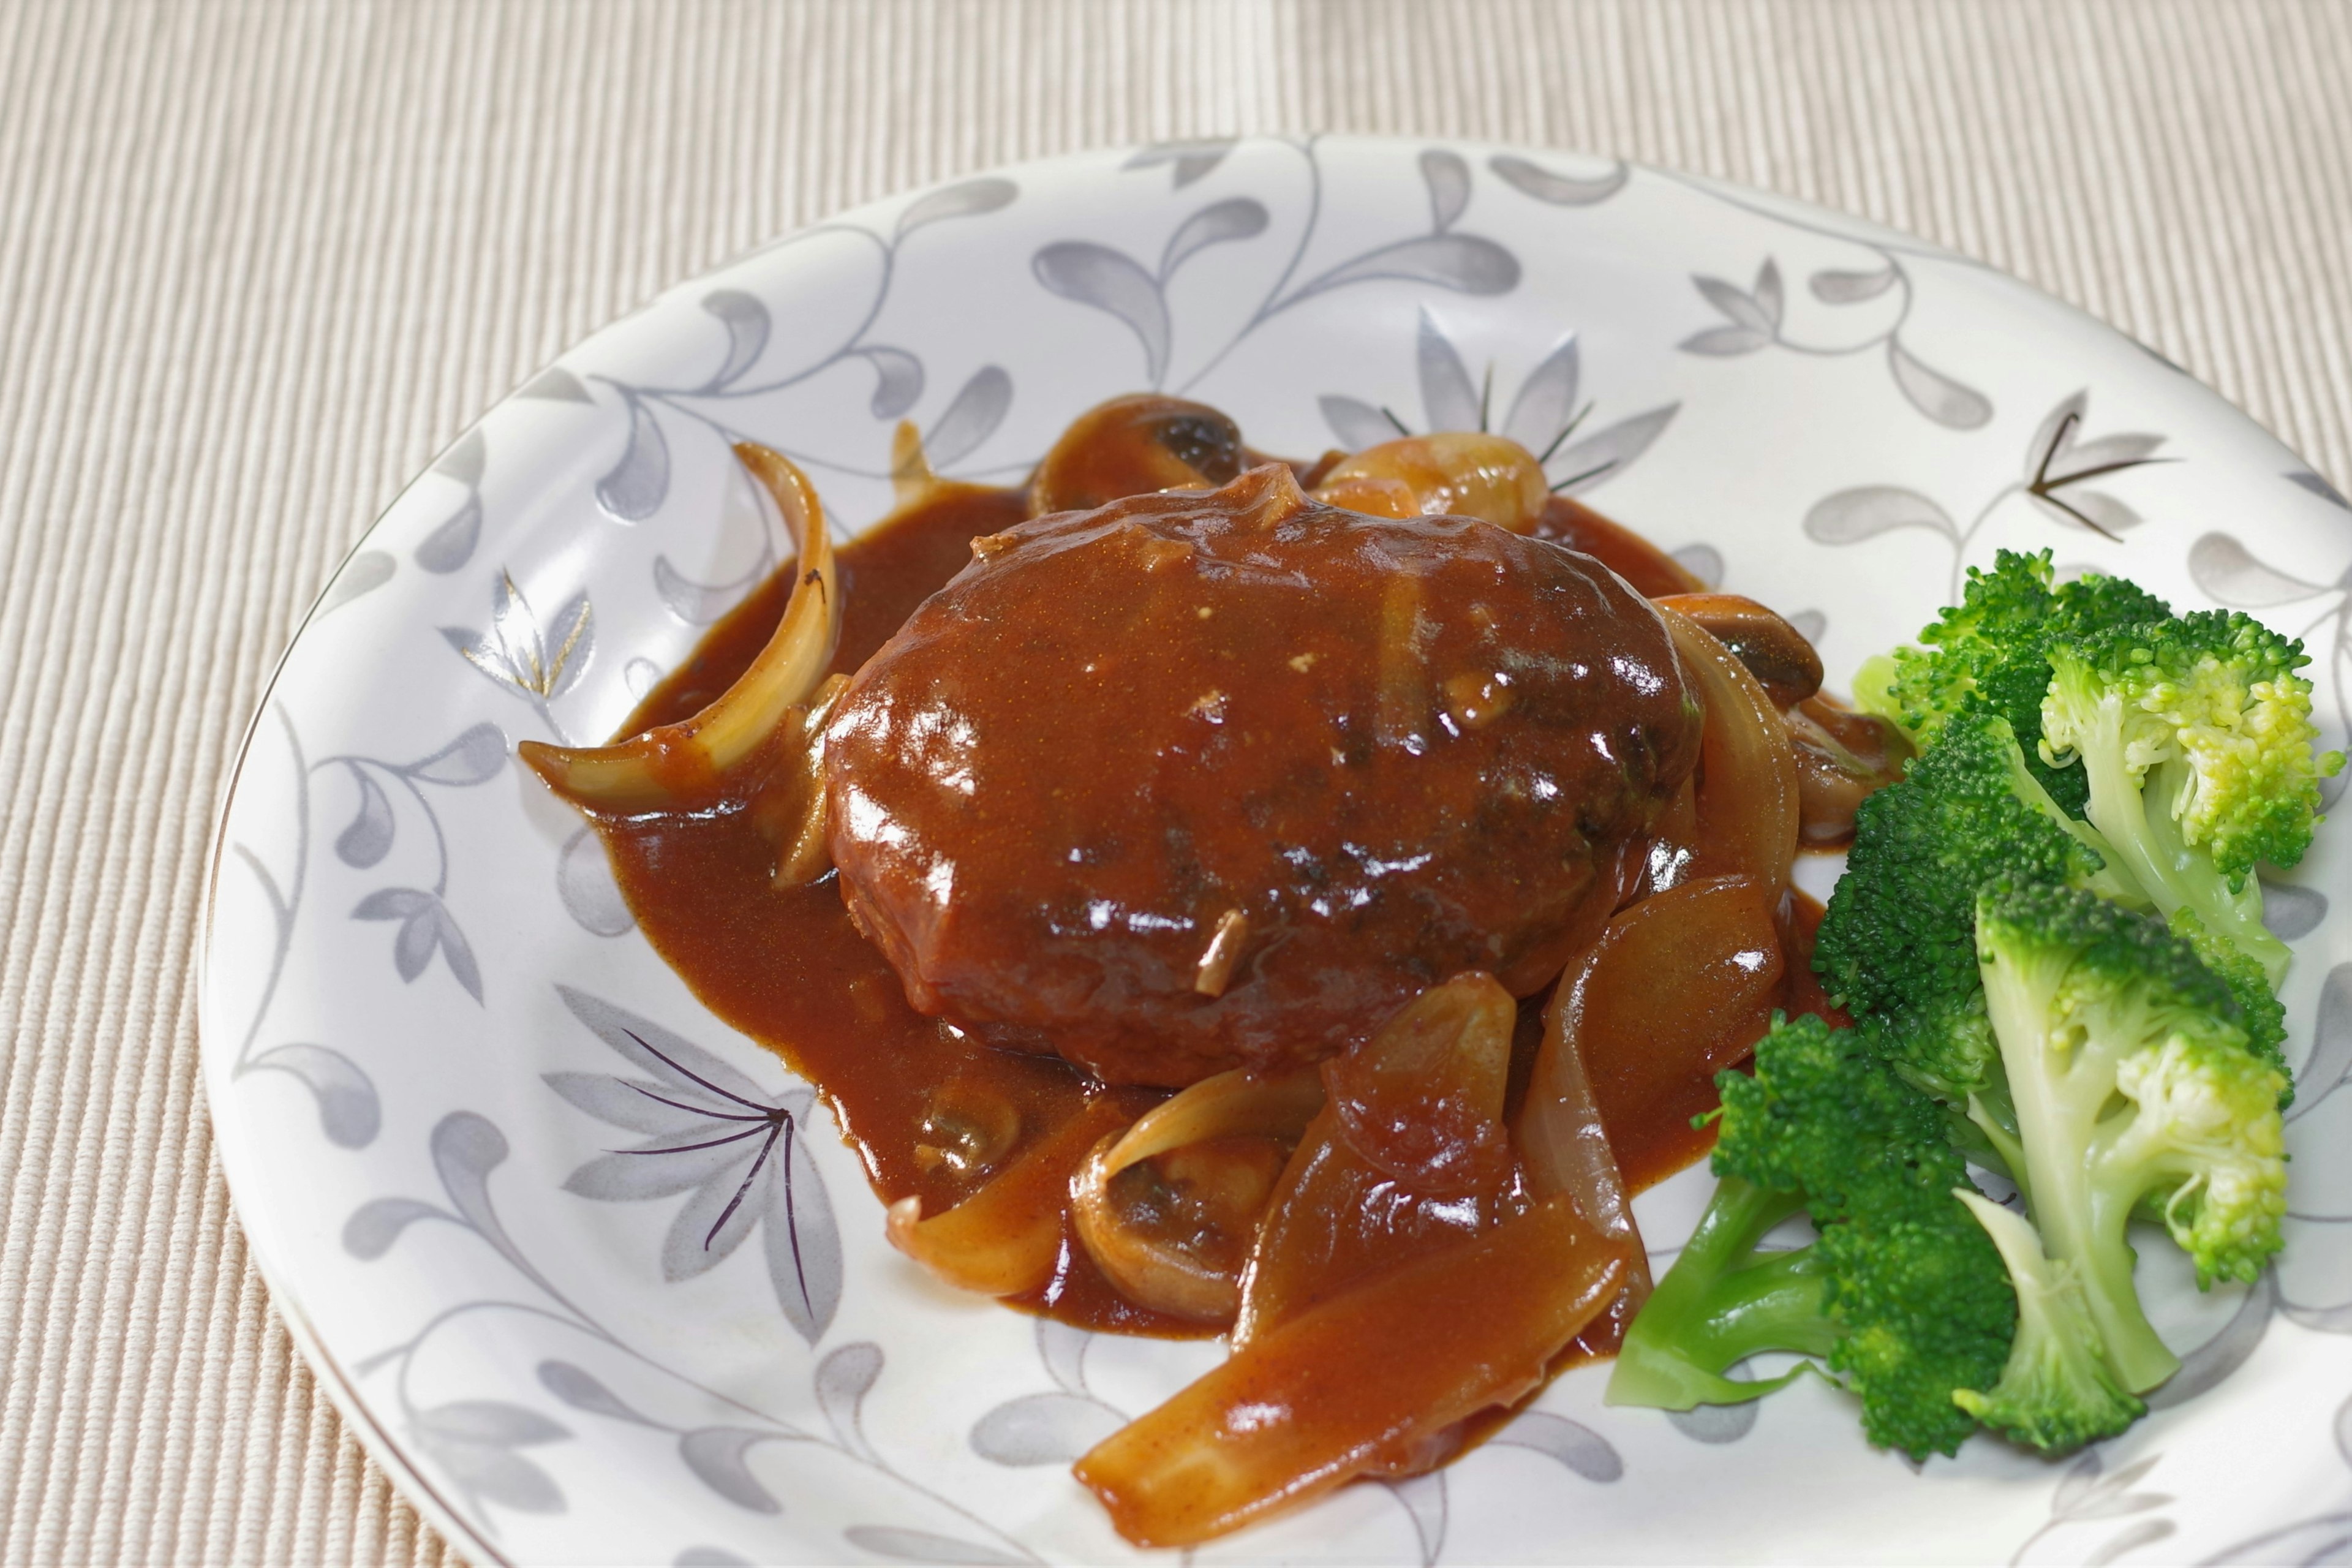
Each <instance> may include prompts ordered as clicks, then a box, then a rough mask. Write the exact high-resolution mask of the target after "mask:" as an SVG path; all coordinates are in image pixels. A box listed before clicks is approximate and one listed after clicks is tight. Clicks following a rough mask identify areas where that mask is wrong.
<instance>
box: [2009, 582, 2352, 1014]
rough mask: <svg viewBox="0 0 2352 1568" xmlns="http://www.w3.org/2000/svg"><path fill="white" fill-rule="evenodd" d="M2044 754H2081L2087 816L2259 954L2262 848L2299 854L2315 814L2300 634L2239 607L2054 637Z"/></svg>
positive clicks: (2223, 931)
mask: <svg viewBox="0 0 2352 1568" xmlns="http://www.w3.org/2000/svg"><path fill="white" fill-rule="evenodd" d="M2050 655H2051V668H2052V679H2051V681H2050V685H2049V690H2048V695H2047V696H2045V697H2044V698H2043V700H2042V746H2041V749H2042V760H2043V761H2044V762H2046V763H2052V764H2053V765H2064V764H2067V763H2074V762H2079V763H2081V764H2082V770H2083V774H2084V786H2085V788H2086V789H2087V791H2088V797H2087V798H2088V803H2089V805H2088V809H2089V816H2090V818H2091V821H2092V822H2093V823H2094V824H2095V825H2096V826H2097V827H2098V829H2099V831H2100V832H2101V833H2102V834H2104V835H2105V837H2106V839H2107V841H2108V842H2109V843H2110V844H2112V845H2113V846H2114V847H2115V848H2116V853H2117V855H2118V856H2119V858H2120V859H2121V862H2122V865H2123V868H2124V869H2126V871H2127V872H2128V873H2129V874H2130V876H2131V878H2132V879H2133V880H2134V881H2136V882H2137V884H2138V885H2139V887H2140V888H2141V889H2143V890H2144V891H2145V892H2146V893H2147V896H2148V898H2149V899H2151V900H2154V902H2155V904H2156V906H2157V908H2158V910H2161V911H2162V912H2163V913H2164V914H2165V915H2166V916H2167V917H2169V916H2170V915H2172V914H2173V913H2174V911H2176V910H2182V909H2187V910H2190V911H2192V912H2193V913H2195V915H2196V916H2197V918H2198V919H2199V920H2200V921H2202V922H2203V923H2204V925H2205V927H2206V928H2207V929H2208V930H2209V931H2212V932H2214V933H2215V934H2217V935H2220V936H2222V937H2226V938H2228V939H2229V940H2230V941H2231V942H2233V943H2235V944H2236V945H2237V946H2238V948H2239V949H2240V950H2241V951H2242V952H2245V953H2246V954H2247V955H2248V956H2250V957H2252V958H2253V959H2254V960H2256V961H2257V962H2258V963H2261V964H2262V965H2263V971H2264V973H2265V974H2266V975H2267V976H2268V978H2269V981H2270V984H2271V986H2272V988H2273V990H2275V989H2276V987H2277V984H2278V981H2279V978H2280V976H2281V975H2283V974H2284V973H2285V970H2286V962H2287V949H2286V944H2285V943H2284V942H2281V941H2279V939H2278V938H2276V937H2274V936H2273V935H2272V934H2271V933H2270V932H2269V931H2265V930H2264V929H2263V899H2262V887H2261V884H2260V883H2259V882H2258V881H2256V880H2255V879H2254V877H2253V869H2254V867H2255V866H2256V865H2257V864H2258V863H2260V862H2263V861H2268V862H2270V863H2271V864H2272V865H2274V866H2292V865H2294V863H2295V862H2296V861H2298V860H2300V859H2302V858H2303V852H2304V850H2305V848H2307V847H2309V846H2310V843H2311V832H2312V828H2313V827H2314V826H2315V825H2316V824H2317V822H2318V820H2319V780H2320V778H2321V777H2322V776H2324V775H2326V774H2329V773H2334V772H2336V770H2337V769H2338V768H2340V767H2342V766H2343V763H2344V759H2343V757H2342V756H2341V754H2339V753H2336V752H2329V753H2327V754H2326V756H2324V757H2322V756H2317V755H2315V753H2314V745H2313V743H2314V742H2315V740H2316V739H2317V736H2318V731H2317V730H2316V728H2315V726H2314V725H2313V723H2312V721H2311V682H2310V681H2308V680H2306V679H2304V678H2303V677H2302V676H2300V675H2298V674H2296V673H2295V672H2296V671H2297V670H2298V669H2300V668H2302V667H2303V666H2304V665H2305V664H2306V663H2308V662H2309V660H2308V658H2307V657H2306V656H2305V653H2304V651H2303V645H2302V644H2301V643H2300V642H2298V641H2296V640H2295V639H2294V638H2293V637H2284V636H2282V635H2281V634H2279V633H2277V632H2274V631H2273V630H2271V629H2270V628H2269V627H2268V626H2263V624H2262V623H2261V622H2259V621H2256V620H2253V619H2252V618H2251V617H2249V616H2243V615H2240V614H2237V613H2236V612H2234V611H2221V610H2210V611H2200V612H2198V613H2196V614H2194V615H2188V616H2177V617H2172V618H2168V619H2165V620H2158V621H2149V622H2145V623H2142V624H2139V625H2134V626H2109V627H2106V628H2104V629H2102V630H2099V631H2096V632H2093V633H2090V634H2088V635H2086V636H2084V637H2078V638H2075V639H2074V640H2072V641H2069V642H2066V643H2063V644H2060V645H2054V646H2053V647H2052V648H2051V649H2050Z"/></svg>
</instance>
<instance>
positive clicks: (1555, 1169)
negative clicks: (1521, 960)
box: [1513, 965, 1650, 1355]
mask: <svg viewBox="0 0 2352 1568" xmlns="http://www.w3.org/2000/svg"><path fill="white" fill-rule="evenodd" d="M1583 967H1585V966H1583V965H1577V966H1573V967H1572V968H1571V973H1570V975H1568V976H1564V977H1563V978H1562V980H1561V982H1560V984H1559V986H1557V987H1556V988H1555V989H1554V990H1553V992H1552V998H1551V1001H1550V1003H1549V1005H1546V1006H1545V1008H1544V1030H1543V1044H1542V1045H1540V1046H1538V1047H1537V1048H1536V1060H1535V1068H1534V1070H1533V1072H1532V1073H1530V1074H1529V1076H1528V1093H1527V1099H1526V1100H1524V1101H1522V1102H1521V1104H1520V1107H1519V1119H1518V1123H1517V1126H1516V1127H1515V1128H1514V1129H1513V1131H1514V1133H1515V1134H1516V1141H1517V1144H1518V1151H1519V1165H1520V1168H1521V1169H1522V1170H1524V1171H1525V1172H1526V1173H1527V1178H1528V1187H1529V1188H1530V1189H1531V1190H1533V1191H1534V1192H1535V1193H1536V1194H1538V1196H1541V1197H1552V1196H1559V1197H1564V1198H1566V1199H1568V1200H1569V1201H1570V1203H1572V1204H1574V1205H1576V1209H1577V1212H1578V1213H1579V1214H1580V1215H1583V1216H1584V1218H1585V1220H1586V1222H1587V1223H1588V1224H1590V1225H1591V1226H1592V1227H1593V1228H1594V1229H1595V1230H1597V1231H1599V1232H1600V1233H1601V1235H1602V1236H1604V1237H1608V1238H1610V1239H1611V1240H1612V1241H1616V1242H1620V1243H1622V1244H1623V1246H1624V1247H1625V1249H1626V1250H1625V1257H1626V1269H1625V1283H1624V1288H1623V1289H1622V1290H1620V1291H1619V1292H1618V1295H1617V1299H1616V1300H1614V1301H1612V1302H1611V1303H1610V1305H1609V1307H1608V1309H1607V1310H1605V1311H1604V1312H1602V1313H1601V1315H1600V1316H1599V1317H1597V1318H1595V1319H1594V1320H1593V1321H1592V1322H1591V1323H1590V1324H1588V1325H1586V1327H1585V1331H1584V1334H1583V1342H1584V1348H1585V1349H1586V1350H1587V1351H1588V1352H1591V1353H1592V1354H1596V1355H1606V1354H1610V1353H1612V1352H1614V1351H1615V1349H1616V1348H1617V1344H1618V1342H1620V1341H1622V1339H1623V1338H1624V1337H1625V1329H1626V1326H1627V1325H1628V1324H1630V1323H1632V1322H1633V1314H1634V1313H1636V1312H1638V1311H1640V1310H1642V1303H1643V1302H1644V1301H1646V1300H1649V1298H1650V1258H1649V1253H1648V1251H1647V1250H1646V1249H1645V1248H1644V1247H1643V1245H1642V1232H1641V1229H1640V1227H1639V1226H1636V1225H1635V1224H1634V1223H1633V1198H1632V1195H1631V1194H1628V1193H1627V1192H1626V1191H1625V1178H1624V1174H1623V1173H1622V1172H1621V1171H1619V1170H1618V1168H1617V1153H1616V1151H1615V1150H1613V1149H1612V1148H1611V1147H1610V1143H1609V1130H1608V1129H1607V1128H1606V1127H1604V1126H1602V1125H1601V1106H1600V1103H1599V1102H1598V1101H1597V1100H1594V1099H1593V1096H1592V1080H1591V1077H1590V1076H1589V1075H1588V1074H1587V1073H1586V1072H1585V1070H1584V1053H1583V1050H1582V1047H1581V1042H1580V1040H1579V1038H1578V1037H1577V1034H1576V1032H1575V1031H1574V1029H1573V1027H1572V1023H1573V1018H1574V1015H1575V1013H1576V1006H1575V1000H1576V990H1577V988H1576V986H1575V985H1574V984H1572V983H1571V982H1572V980H1573V979H1574V978H1575V975H1576V973H1577V971H1578V970H1580V969H1582V968H1583Z"/></svg>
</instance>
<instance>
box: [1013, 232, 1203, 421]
mask: <svg viewBox="0 0 2352 1568" xmlns="http://www.w3.org/2000/svg"><path fill="white" fill-rule="evenodd" d="M1030 266H1031V268H1032V269H1033V270H1034V272H1035V273H1036V275H1037V281H1038V282H1040V283H1042V284H1044V285H1045V287H1046V288H1047V289H1051V290H1052V291H1053V292H1055V293H1056V294H1059V295H1060V296H1061V297H1062V298H1063V299H1065V300H1075V301H1076V302H1077V303H1078V304H1081V305H1089V306H1092V307H1093V308H1094V309H1096V310H1102V311H1106V312H1108V313H1109V314H1110V315H1113V316H1116V317H1118V319H1119V320H1120V321H1125V322H1126V323H1127V325H1128V330H1129V331H1132V332H1133V333H1134V334H1135V338H1136V342H1139V343H1141V344H1142V345H1143V379H1144V381H1145V382H1146V383H1147V384H1150V385H1152V386H1157V385H1159V384H1160V377H1161V376H1162V375H1164V374H1167V370H1168V348H1169V335H1170V330H1171V329H1170V327H1169V322H1168V301H1167V300H1165V299H1163V298H1162V297H1161V296H1160V279H1157V278H1155V277H1153V276H1152V275H1151V274H1150V272H1147V271H1146V270H1144V268H1143V266H1142V264H1141V263H1139V262H1138V261H1137V260H1135V258H1132V257H1130V256H1128V255H1125V254H1124V253H1122V252H1120V251H1116V250H1113V249H1111V248H1110V247H1108V246H1107V245H1097V244H1096V243H1094V241H1092V240H1088V239H1066V240H1061V241H1058V242H1056V243H1055V244H1053V245H1049V246H1046V247H1045V248H1044V249H1042V250H1040V251H1038V252H1037V254H1036V256H1035V257H1034V258H1032V259H1031V262H1030Z"/></svg>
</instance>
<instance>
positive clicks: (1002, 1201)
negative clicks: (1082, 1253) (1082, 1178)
mask: <svg viewBox="0 0 2352 1568" xmlns="http://www.w3.org/2000/svg"><path fill="white" fill-rule="evenodd" d="M1126 1120H1127V1118H1126V1116H1125V1115H1124V1114H1123V1113H1122V1112H1121V1111H1120V1110H1119V1109H1118V1106H1117V1105H1115V1104H1114V1103H1112V1097H1110V1096H1108V1095H1105V1096H1101V1097H1099V1098H1097V1099H1094V1100H1088V1101H1087V1106H1086V1109H1085V1110H1081V1111H1079V1112H1078V1113H1077V1114H1076V1116H1073V1117H1072V1118H1070V1120H1069V1121H1066V1122H1064V1123H1063V1124H1062V1125H1061V1126H1059V1127H1057V1128H1055V1129H1054V1131H1051V1132H1049V1133H1047V1134H1046V1135H1045V1137H1044V1138H1043V1139H1041V1140H1040V1141H1039V1142H1037V1143H1035V1144H1034V1145H1033V1146H1032V1147H1031V1148H1030V1149H1029V1150H1028V1152H1025V1153H1024V1154H1023V1155H1022V1156H1021V1157H1020V1158H1019V1159H1017V1160H1015V1161H1013V1163H1012V1164H1010V1165H1008V1166H1006V1167H1005V1169H1004V1170H1003V1171H1002V1172H1000V1173H998V1174H997V1175H995V1176H994V1177H992V1179H991V1180H990V1181H989V1182H988V1184H986V1185H984V1186H982V1188H981V1189H980V1190H979V1191H978V1192H976V1193H974V1194H971V1196H970V1197H968V1198H966V1199H964V1201H963V1202H961V1203H960V1204H958V1205H956V1206H955V1207H953V1208H951V1209H949V1210H948V1211H946V1212H945V1213H944V1214H939V1215H932V1216H931V1217H930V1218H929V1219H926V1218H924V1217H923V1200H922V1199H920V1198H913V1197H908V1198H900V1199H899V1200H898V1202H897V1203H895V1204H892V1205H890V1213H889V1217H888V1222H887V1227H888V1233H889V1237H890V1245H892V1246H893V1247H897V1248H898V1250H899V1251H901V1252H903V1253H905V1254H906V1255H907V1256H908V1257H909V1258H913V1259H914V1260H915V1261H916V1262H918V1263H920V1264H921V1265H923V1267H925V1268H929V1270H930V1271H931V1272H932V1273H934V1274H936V1275H938V1276H939V1277H940V1279H944V1280H946V1281H947V1282H948V1283H949V1284H950V1285H953V1286H955V1287H957V1288H958V1289H964V1290H977V1291H979V1292H980V1293H981V1294H982V1295H983V1296H1012V1295H1017V1294H1019V1293H1020V1292H1022V1291H1024V1290H1034V1289H1036V1288H1037V1287H1038V1286H1040V1285H1043V1284H1044V1283H1045V1281H1046V1280H1047V1279H1050V1278H1052V1276H1053V1272H1054V1262H1055V1258H1056V1257H1058V1256H1059V1254H1060V1252H1061V1247H1062V1210H1063V1205H1065V1203H1066V1202H1067V1200H1068V1194H1069V1191H1070V1179H1071V1177H1072V1176H1073V1175H1074V1174H1075V1173H1076V1171H1077V1169H1078V1167H1079V1165H1080V1164H1081V1163H1084V1161H1085V1160H1086V1157H1087V1151H1088V1150H1090V1149H1092V1148H1093V1147H1094V1146H1095V1145H1096V1144H1097V1142H1101V1141H1102V1139H1103V1137H1104V1136H1105V1135H1106V1134H1108V1133H1109V1132H1112V1131H1116V1130H1117V1129H1118V1127H1119V1126H1120V1125H1121V1124H1122V1123H1123V1122H1125V1121H1126Z"/></svg>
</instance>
